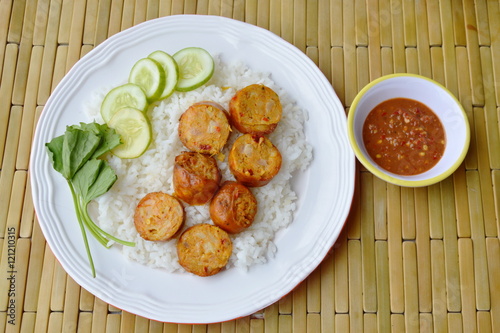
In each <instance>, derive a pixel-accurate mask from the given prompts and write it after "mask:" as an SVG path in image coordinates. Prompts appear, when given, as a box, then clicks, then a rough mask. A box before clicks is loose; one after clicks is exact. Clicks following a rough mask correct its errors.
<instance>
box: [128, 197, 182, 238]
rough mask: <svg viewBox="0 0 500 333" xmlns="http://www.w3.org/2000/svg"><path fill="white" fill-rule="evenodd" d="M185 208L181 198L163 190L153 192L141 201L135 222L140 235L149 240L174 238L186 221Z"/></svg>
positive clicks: (135, 215)
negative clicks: (180, 200)
mask: <svg viewBox="0 0 500 333" xmlns="http://www.w3.org/2000/svg"><path fill="white" fill-rule="evenodd" d="M184 219H185V214H184V208H183V207H182V204H181V203H180V202H179V200H178V199H177V198H175V197H173V196H171V195H169V194H166V193H163V192H151V193H148V194H146V196H145V197H144V198H142V199H141V201H139V204H138V205H137V207H136V209H135V214H134V224H135V228H136V230H137V232H138V233H139V235H140V236H141V237H142V238H144V239H146V240H149V241H165V240H168V239H170V238H172V237H173V236H174V235H175V234H176V233H177V231H178V230H179V229H180V228H181V226H182V224H183V223H184Z"/></svg>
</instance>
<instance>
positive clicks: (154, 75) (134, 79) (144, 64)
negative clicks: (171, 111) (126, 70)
mask: <svg viewBox="0 0 500 333" xmlns="http://www.w3.org/2000/svg"><path fill="white" fill-rule="evenodd" d="M128 82H131V83H135V84H137V85H138V86H139V87H141V88H142V89H143V90H144V92H145V93H146V97H147V98H148V101H149V102H153V101H155V100H157V99H158V98H159V97H160V96H161V94H162V92H163V88H164V87H165V71H164V70H163V68H162V67H161V65H160V64H159V63H158V62H157V61H156V60H153V59H150V58H142V59H140V60H138V61H137V62H136V63H135V64H134V66H133V67H132V69H131V70H130V75H129V77H128Z"/></svg>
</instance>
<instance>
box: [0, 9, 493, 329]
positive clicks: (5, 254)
mask: <svg viewBox="0 0 500 333" xmlns="http://www.w3.org/2000/svg"><path fill="white" fill-rule="evenodd" d="M181 14H201V15H217V16H224V17H228V18H233V19H236V20H240V21H245V22H248V23H251V24H254V25H257V26H259V27H261V28H264V29H267V30H269V31H271V32H273V33H275V34H276V35H278V36H281V37H282V38H283V39H284V40H286V41H288V42H290V43H291V44H293V45H294V46H296V47H297V48H298V49H299V50H300V51H302V52H304V53H305V54H306V55H307V56H308V57H309V58H310V59H311V60H312V61H313V62H314V63H315V64H316V65H317V66H318V68H319V69H320V70H321V71H322V72H323V74H324V75H325V77H326V79H327V80H328V81H329V82H331V84H332V87H333V88H334V90H335V92H336V93H337V95H338V97H339V100H340V102H341V103H342V106H343V107H344V109H345V111H346V113H348V112H349V111H350V107H351V104H352V102H353V100H354V97H355V96H356V94H357V93H358V92H359V91H360V90H361V89H362V88H363V87H364V86H365V85H366V84H367V83H369V82H370V81H372V80H374V79H377V78H379V77H380V76H382V75H386V74H391V73H400V72H406V73H415V74H420V75H423V76H426V77H429V78H432V79H434V80H436V81H438V82H439V83H441V84H443V85H444V86H446V87H447V88H448V89H449V90H450V91H451V92H452V94H453V95H455V96H456V97H457V99H458V100H459V101H460V103H461V104H462V106H463V108H464V111H465V113H466V115H467V118H468V120H469V124H470V134H471V144H470V148H469V151H468V154H467V156H466V158H465V161H464V162H463V163H462V164H461V165H460V166H459V167H458V169H457V170H456V171H455V172H454V174H453V175H452V176H450V177H448V178H447V179H445V180H443V181H441V182H440V183H437V184H434V185H431V186H428V187H422V188H404V187H398V186H395V185H392V184H389V183H386V182H384V181H382V180H380V179H378V178H377V177H375V176H374V175H372V174H371V173H369V172H368V170H367V169H366V168H364V167H363V166H361V164H359V163H357V165H356V167H357V169H356V179H355V191H354V196H353V203H352V206H351V212H350V214H349V217H348V219H347V221H346V223H345V226H344V229H343V230H342V232H341V234H340V235H339V238H338V240H337V242H336V243H335V245H334V246H333V248H332V249H331V250H330V251H329V253H328V255H327V256H326V257H325V258H324V260H323V261H322V262H321V264H320V265H319V266H318V267H317V268H316V269H315V270H314V271H313V273H312V274H311V275H310V276H309V277H307V279H306V280H304V281H303V282H301V283H300V284H299V285H298V286H297V287H296V288H295V289H294V290H293V291H291V292H290V293H289V294H288V295H285V296H284V297H283V298H282V299H280V300H279V301H277V302H276V303H275V304H272V305H269V306H268V307H266V308H264V309H262V310H260V311H258V312H256V313H254V314H252V315H249V316H245V317H243V318H239V319H235V320H232V321H228V322H224V323H215V324H209V325H188V324H175V323H162V322H156V321H152V320H149V319H147V318H143V317H140V316H136V315H134V314H132V313H128V312H126V311H122V310H121V309H119V308H116V307H114V306H111V305H108V304H106V303H105V302H103V301H102V300H100V299H98V298H96V297H95V296H93V295H92V294H91V293H89V292H88V291H86V290H85V289H83V288H82V287H80V286H79V285H78V284H77V283H76V282H75V281H74V280H73V279H72V278H71V277H70V276H68V275H67V273H66V272H65V271H64V269H63V268H62V266H61V265H60V264H59V262H58V261H57V260H56V259H55V257H54V255H53V253H52V251H51V249H50V248H49V246H48V245H47V243H46V241H45V238H44V235H43V233H42V229H41V228H40V225H39V221H38V219H37V216H36V214H35V211H34V203H33V200H32V197H31V196H32V188H31V183H30V182H31V173H30V170H29V162H30V153H31V147H32V140H33V137H34V133H35V128H36V124H37V122H38V119H39V117H40V114H41V113H42V112H43V108H44V106H45V104H46V102H47V100H48V98H49V96H50V94H51V92H52V91H53V90H54V89H55V87H56V86H57V84H58V83H59V82H60V81H61V79H62V78H63V77H64V75H65V74H66V73H67V72H68V70H69V69H70V68H71V67H72V66H73V65H74V64H75V63H76V62H77V61H78V60H79V59H80V58H81V57H83V56H84V55H86V54H87V53H88V52H89V51H90V50H92V49H93V48H94V47H95V46H97V45H99V44H100V43H102V42H103V41H104V40H105V39H106V38H108V37H110V36H112V35H115V34H116V33H118V32H120V31H123V30H124V29H127V28H130V27H133V26H135V25H137V24H140V23H142V22H144V21H147V20H151V19H155V18H158V17H163V16H168V15H181ZM499 15H500V2H498V1H484V0H481V1H467V0H427V1H418V0H366V1H365V0H355V1H348V0H279V1H273V0H234V1H231V0H198V1H189V0H148V1H140V0H85V1H75V0H64V1H61V0H35V1H26V0H19V1H18V0H16V1H12V0H0V189H1V191H0V251H1V252H0V255H1V256H0V276H1V279H0V331H5V332H106V333H107V332H141V333H142V332H158V333H159V332H163V333H173V332H175V333H184V332H186V333H187V332H189V333H242V332H245V333H247V332H249V333H261V332H281V333H288V332H329V333H330V332H348V331H353V332H391V331H392V332H403V331H406V332H432V331H435V332H497V331H500V265H499V262H500V241H499V235H500V127H499V125H498V124H499V117H500V83H499V82H500V81H499V78H500V60H499V59H500V21H499V20H498V16H499ZM297 84H298V85H300V82H298V83H297ZM310 112H314V110H311V111H310ZM332 190H335V189H332ZM299 195H300V194H299ZM312 227H314V226H312ZM14 250H15V262H13V257H12V254H13V252H12V251H14ZM9 251H10V252H9ZM11 264H12V265H13V266H12V267H14V268H15V276H14V277H15V282H14V283H13V284H11V280H10V274H12V272H10V273H9V269H10V270H11V271H12V267H11ZM12 281H14V280H12ZM12 288H15V295H14V294H12V295H10V296H9V292H12V291H14V290H13V289H12ZM6 291H7V292H6ZM10 302H12V303H13V304H15V307H14V308H13V309H14V310H12V311H13V312H14V313H15V316H14V317H15V325H13V324H11V323H9V321H11V320H12V318H13V317H12V312H9V311H11V310H9V308H8V306H9V304H10Z"/></svg>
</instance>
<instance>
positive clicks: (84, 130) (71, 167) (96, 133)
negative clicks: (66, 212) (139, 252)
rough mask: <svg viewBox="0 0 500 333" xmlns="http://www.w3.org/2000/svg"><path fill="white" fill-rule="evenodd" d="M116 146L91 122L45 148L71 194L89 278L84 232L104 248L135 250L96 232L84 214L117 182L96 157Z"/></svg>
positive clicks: (114, 138) (111, 134)
mask: <svg viewBox="0 0 500 333" xmlns="http://www.w3.org/2000/svg"><path fill="white" fill-rule="evenodd" d="M119 144H121V141H120V135H118V134H117V133H116V132H115V130H114V129H112V128H109V127H108V126H107V125H106V124H98V123H95V122H93V123H88V124H86V123H80V125H74V126H68V127H67V128H66V132H65V133H64V134H63V135H61V136H58V137H56V138H54V139H52V141H50V142H49V143H47V144H46V145H45V146H46V147H47V152H48V154H49V159H50V161H51V163H52V166H53V167H54V169H55V170H56V171H57V172H59V173H61V174H62V175H63V176H64V178H66V180H67V182H68V185H69V188H70V190H71V195H72V196H73V203H74V205H75V210H76V216H77V219H78V223H79V224H80V229H81V231H82V236H83V241H84V243H85V250H86V252H87V256H88V259H89V264H90V268H91V270H92V276H93V277H95V276H96V273H95V267H94V261H93V259H92V254H91V253H90V247H89V243H88V239H87V233H86V231H85V228H87V230H88V231H89V232H90V233H91V234H92V236H94V237H95V238H96V239H97V240H98V241H99V243H101V244H102V245H103V246H104V247H106V248H110V247H111V244H112V242H116V243H119V244H122V245H126V246H135V243H133V242H127V241H123V240H120V239H118V238H116V237H114V236H112V235H110V234H109V233H107V232H106V231H104V230H102V229H101V228H99V227H98V226H97V225H96V224H95V223H94V221H92V219H91V218H90V216H89V213H88V205H89V203H90V202H91V201H92V200H94V199H96V198H97V197H99V196H101V195H102V194H104V193H106V192H107V191H108V190H109V189H110V188H111V186H113V184H114V183H115V181H116V179H117V177H116V174H115V172H114V170H113V169H112V168H111V167H110V166H109V164H108V162H107V161H106V160H103V159H100V157H102V156H103V155H104V154H106V153H107V152H109V151H110V150H111V149H113V148H115V147H116V146H118V145H119Z"/></svg>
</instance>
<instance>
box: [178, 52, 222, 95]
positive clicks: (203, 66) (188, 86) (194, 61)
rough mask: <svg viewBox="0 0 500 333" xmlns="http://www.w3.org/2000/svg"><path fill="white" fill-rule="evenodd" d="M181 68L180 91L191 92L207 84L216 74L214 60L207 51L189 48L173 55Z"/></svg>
mask: <svg viewBox="0 0 500 333" xmlns="http://www.w3.org/2000/svg"><path fill="white" fill-rule="evenodd" d="M173 57H174V60H175V61H176V62H177V65H178V66H179V81H177V86H176V87H175V89H176V90H178V91H191V90H194V89H196V88H198V87H199V86H201V85H203V84H204V83H206V82H207V81H208V80H210V78H211V77H212V75H213V74H214V67H215V64H214V59H213V58H212V56H211V55H210V53H208V52H207V51H206V50H204V49H202V48H199V47H187V48H185V49H182V50H180V51H178V52H177V53H175V54H174V55H173Z"/></svg>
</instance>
